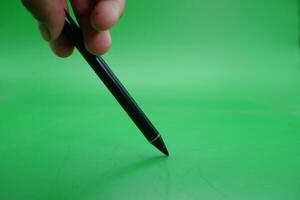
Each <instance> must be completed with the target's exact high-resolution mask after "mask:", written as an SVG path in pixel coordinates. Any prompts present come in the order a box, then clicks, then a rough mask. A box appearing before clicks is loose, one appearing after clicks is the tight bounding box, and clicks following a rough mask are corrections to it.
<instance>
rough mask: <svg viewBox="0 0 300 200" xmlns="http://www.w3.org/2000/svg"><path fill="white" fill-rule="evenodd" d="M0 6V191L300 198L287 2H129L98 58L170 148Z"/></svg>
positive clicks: (298, 75)
mask: <svg viewBox="0 0 300 200" xmlns="http://www.w3.org/2000/svg"><path fill="white" fill-rule="evenodd" d="M0 9H1V12H0V26H1V28H0V44H1V45H0V199H1V200H42V199H53V200H54V199H55V200H60V199H61V200H68V199H70V200H71V199H72V200H77V199H78V200H79V199H80V200H83V199H84V200H86V199H87V200H94V199H145V200H148V199H149V200H150V199H164V200H166V199H188V200H192V199H197V200H199V199H203V200H212V199H213V200H219V199H228V200H248V199H249V200H250V199H251V200H253V199H255V200H283V199H284V200H299V199H300V91H299V89H300V60H299V50H298V43H299V42H298V39H299V16H298V12H299V3H298V2H297V1H296V0H264V1H262V0H215V1H213V0H191V1H179V0H151V1H150V0H128V2H127V7H126V12H125V13H124V15H123V17H122V19H121V20H120V22H119V23H118V24H117V25H116V27H115V28H114V29H113V30H112V35H113V40H114V41H113V46H112V48H111V50H110V51H109V53H108V54H106V55H105V56H104V57H105V59H106V61H107V62H108V63H109V64H110V66H111V68H112V69H113V71H114V72H115V73H116V74H117V76H118V77H119V79H120V80H121V81H122V82H123V83H124V85H125V86H126V87H127V89H128V90H129V91H130V93H131V94H132V95H133V97H134V98H135V99H136V101H137V102H138V103H139V104H140V106H141V107H142V108H143V109H144V111H145V113H147V114H148V115H149V118H150V119H151V120H152V121H153V123H154V124H155V125H156V126H157V128H158V129H159V130H160V132H161V134H162V135H163V137H164V140H165V142H166V144H167V146H168V148H169V151H170V154H171V155H170V157H169V158H166V157H164V156H162V155H161V154H160V152H158V151H157V150H156V149H154V148H153V147H152V146H151V145H149V144H148V143H147V141H146V140H145V139H144V138H143V136H142V135H141V134H140V132H139V131H138V129H137V128H136V127H135V125H134V124H133V123H132V122H131V120H130V119H129V117H128V116H127V115H126V114H125V112H124V111H123V110H122V109H121V107H120V106H119V105H118V103H117V102H116V101H115V100H114V99H113V97H112V96H111V94H110V93H109V92H108V90H107V89H106V88H105V87H104V85H103V84H102V83H101V81H100V80H98V78H97V77H96V75H95V74H94V72H93V71H92V70H91V69H90V67H89V66H88V65H87V64H86V63H85V61H84V60H83V59H82V58H81V56H80V55H79V54H78V52H75V53H74V54H73V55H72V56H71V57H70V58H67V59H61V58H57V57H55V56H54V55H53V54H52V53H51V52H50V50H49V49H48V47H47V44H46V43H44V42H43V41H42V39H41V38H40V36H39V33H38V31H37V29H36V25H35V23H34V21H33V20H32V17H31V16H30V15H29V14H28V13H27V12H26V11H25V10H24V9H23V8H22V6H21V3H20V2H19V1H16V0H15V1H3V0H2V1H1V2H0Z"/></svg>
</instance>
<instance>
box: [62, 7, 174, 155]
mask: <svg viewBox="0 0 300 200" xmlns="http://www.w3.org/2000/svg"><path fill="white" fill-rule="evenodd" d="M63 34H64V36H65V37H66V38H67V39H68V40H69V41H70V42H72V43H73V44H74V46H75V47H76V48H77V49H78V51H79V52H80V53H81V55H82V56H83V57H84V58H85V60H86V61H87V62H88V64H89V65H90V66H91V67H92V69H93V70H94V71H95V73H96V74H97V75H98V77H99V78H100V79H101V80H102V82H103V83H104V85H105V86H106V87H107V88H108V90H109V91H110V92H111V94H112V95H113V96H114V97H115V98H116V100H117V101H118V102H119V104H120V105H121V106H122V107H123V109H124V110H125V111H126V113H127V114H128V115H129V117H130V118H131V119H132V121H133V122H134V123H135V125H136V126H137V127H138V128H139V130H140V131H141V132H142V133H143V135H144V136H145V137H146V139H147V140H148V141H149V142H150V143H151V144H152V145H153V146H155V147H156V148H157V149H158V150H160V151H161V152H162V153H164V154H165V155H166V156H168V155H169V152H168V150H167V148H166V145H165V143H164V141H163V139H162V137H161V135H160V134H159V132H158V131H157V130H156V128H155V127H154V125H153V124H152V123H151V122H150V120H149V119H148V118H147V116H146V115H145V114H144V112H143V111H142V110H141V109H140V107H139V106H138V105H137V104H136V102H135V101H134V99H133V98H132V97H131V96H130V94H129V93H128V92H127V90H126V89H125V87H124V86H123V85H122V84H121V82H120V81H119V80H118V78H117V77H116V76H115V75H114V73H113V72H112V71H111V69H110V68H109V67H108V65H107V64H106V63H105V61H104V60H103V59H102V58H101V57H98V56H95V55H93V54H91V53H89V52H88V51H87V49H86V48H85V46H84V42H83V36H82V33H81V31H80V29H79V28H78V26H77V24H76V23H75V22H74V21H73V19H72V18H71V17H70V15H69V14H68V13H67V12H66V17H65V25H64V28H63Z"/></svg>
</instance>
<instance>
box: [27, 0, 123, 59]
mask: <svg viewBox="0 0 300 200" xmlns="http://www.w3.org/2000/svg"><path fill="white" fill-rule="evenodd" d="M70 2H71V5H72V8H73V10H74V13H75V15H76V18H77V21H78V23H79V26H80V28H81V30H82V33H83V38H84V42H85V46H86V48H87V50H88V51H89V52H91V53H92V54H94V55H98V54H103V53H105V52H106V51H107V50H108V49H109V47H110V45H111V37H110V33H109V28H111V27H112V26H113V25H114V24H115V23H116V21H117V20H118V19H119V17H120V16H121V14H122V11H123V9H124V5H125V0H70ZM22 3H23V5H24V6H25V7H26V8H27V9H28V10H29V11H30V12H31V14H32V15H33V16H34V18H35V19H36V20H37V22H38V27H39V29H40V32H41V34H42V36H43V38H44V39H45V40H46V41H48V42H49V43H50V46H51V48H52V50H53V51H54V53H55V54H56V55H58V56H60V57H67V56H69V55H70V54H71V53H72V51H73V49H74V46H73V45H72V44H71V43H70V42H69V41H68V40H67V39H66V38H64V36H63V35H62V34H61V32H62V29H63V26H64V22H65V11H64V10H65V9H67V3H66V0H22Z"/></svg>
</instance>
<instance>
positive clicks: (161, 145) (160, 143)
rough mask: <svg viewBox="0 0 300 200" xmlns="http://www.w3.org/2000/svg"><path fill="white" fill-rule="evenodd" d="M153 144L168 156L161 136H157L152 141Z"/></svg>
mask: <svg viewBox="0 0 300 200" xmlns="http://www.w3.org/2000/svg"><path fill="white" fill-rule="evenodd" d="M152 144H153V146H155V147H156V148H157V149H158V150H159V151H161V152H162V153H163V154H165V155H166V156H169V151H168V149H167V147H166V145H165V143H164V141H163V139H162V137H159V138H158V139H157V140H155V141H154V142H152Z"/></svg>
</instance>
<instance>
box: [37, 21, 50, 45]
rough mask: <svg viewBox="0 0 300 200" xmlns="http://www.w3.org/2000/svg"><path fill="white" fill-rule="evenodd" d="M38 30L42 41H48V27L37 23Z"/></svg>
mask: <svg viewBox="0 0 300 200" xmlns="http://www.w3.org/2000/svg"><path fill="white" fill-rule="evenodd" d="M39 29H40V32H41V35H42V37H43V38H44V40H46V41H49V40H50V38H51V36H50V31H49V29H48V27H47V26H46V25H45V24H43V23H40V22H39Z"/></svg>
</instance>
